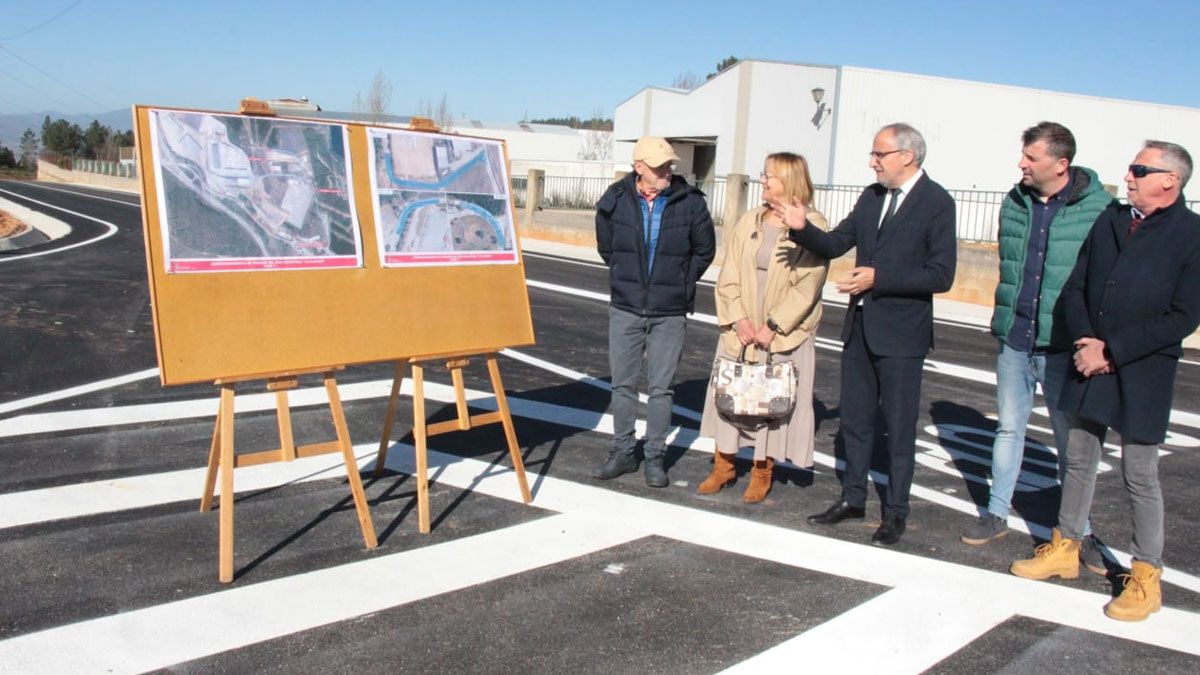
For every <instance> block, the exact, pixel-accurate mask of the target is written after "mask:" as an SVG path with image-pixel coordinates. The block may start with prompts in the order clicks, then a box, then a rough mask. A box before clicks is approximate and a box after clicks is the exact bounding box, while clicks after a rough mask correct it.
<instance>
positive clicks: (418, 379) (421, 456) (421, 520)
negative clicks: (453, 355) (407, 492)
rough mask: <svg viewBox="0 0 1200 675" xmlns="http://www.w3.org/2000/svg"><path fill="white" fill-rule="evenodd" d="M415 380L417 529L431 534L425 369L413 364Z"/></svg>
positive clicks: (414, 430)
mask: <svg viewBox="0 0 1200 675" xmlns="http://www.w3.org/2000/svg"><path fill="white" fill-rule="evenodd" d="M412 378H413V440H414V441H415V443H414V445H415V446H416V455H417V457H416V460H417V529H418V530H420V532H421V534H428V533H429V458H428V456H427V455H426V449H427V443H428V438H427V437H426V435H425V368H424V367H422V366H421V365H420V364H417V363H414V364H412Z"/></svg>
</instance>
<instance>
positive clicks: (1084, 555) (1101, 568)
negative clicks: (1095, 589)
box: [1079, 534, 1108, 577]
mask: <svg viewBox="0 0 1200 675" xmlns="http://www.w3.org/2000/svg"><path fill="white" fill-rule="evenodd" d="M1079 562H1081V563H1083V566H1084V567H1086V568H1087V569H1088V571H1089V572H1091V573H1092V574H1099V575H1100V576H1102V577H1106V576H1108V565H1107V564H1105V560H1104V553H1102V552H1101V551H1100V542H1099V540H1097V539H1096V537H1095V536H1093V535H1090V534H1089V535H1088V536H1086V537H1084V538H1083V541H1081V542H1079Z"/></svg>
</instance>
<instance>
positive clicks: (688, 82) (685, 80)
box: [671, 70, 705, 91]
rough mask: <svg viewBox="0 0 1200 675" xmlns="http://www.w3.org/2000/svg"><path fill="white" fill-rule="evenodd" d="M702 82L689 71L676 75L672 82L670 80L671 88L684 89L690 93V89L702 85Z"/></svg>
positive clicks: (700, 78)
mask: <svg viewBox="0 0 1200 675" xmlns="http://www.w3.org/2000/svg"><path fill="white" fill-rule="evenodd" d="M704 81H705V80H704V78H702V77H700V76H699V75H697V74H696V73H693V72H692V71H690V70H685V71H683V72H682V73H679V74H678V75H676V76H675V79H674V80H671V87H672V88H674V89H686V90H688V91H691V90H692V89H695V88H696V87H699V86H700V85H702V84H704Z"/></svg>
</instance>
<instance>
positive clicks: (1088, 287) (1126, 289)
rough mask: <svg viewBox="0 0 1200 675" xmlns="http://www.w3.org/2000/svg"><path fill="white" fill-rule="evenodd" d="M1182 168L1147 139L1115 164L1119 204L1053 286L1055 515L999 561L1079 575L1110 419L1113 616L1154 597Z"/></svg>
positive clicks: (1191, 314) (1194, 317) (1121, 616)
mask: <svg viewBox="0 0 1200 675" xmlns="http://www.w3.org/2000/svg"><path fill="white" fill-rule="evenodd" d="M1191 175H1192V157H1191V155H1189V154H1188V151H1187V150H1185V149H1184V148H1182V147H1181V146H1179V145H1176V144H1174V143H1167V142H1165V141H1146V145H1145V147H1144V148H1142V151H1141V152H1139V153H1138V154H1137V157H1135V158H1134V160H1133V163H1132V164H1130V165H1129V170H1128V171H1127V172H1126V173H1125V187H1126V189H1127V190H1128V196H1129V204H1123V205H1113V206H1110V207H1108V209H1106V210H1105V211H1104V212H1103V213H1101V214H1100V217H1099V218H1097V219H1096V224H1095V225H1094V226H1093V227H1092V231H1091V234H1089V235H1088V238H1087V239H1086V240H1085V241H1084V242H1083V248H1081V249H1080V251H1079V259H1078V261H1077V262H1076V263H1075V269H1074V270H1072V272H1071V276H1070V277H1068V278H1067V283H1066V285H1064V286H1063V291H1062V296H1061V297H1060V304H1061V311H1062V314H1063V318H1064V319H1065V321H1066V325H1067V330H1068V331H1070V336H1071V338H1072V339H1073V340H1074V344H1075V356H1074V365H1075V367H1074V372H1073V373H1072V376H1071V377H1069V378H1068V379H1067V382H1066V384H1065V386H1064V387H1063V393H1062V397H1061V398H1060V399H1059V404H1058V407H1059V409H1060V410H1062V411H1063V412H1065V413H1067V415H1068V422H1069V426H1070V430H1069V432H1068V438H1067V451H1066V452H1067V458H1066V465H1067V472H1066V477H1065V478H1064V479H1063V488H1062V501H1061V503H1060V504H1059V507H1058V527H1057V528H1055V530H1054V532H1053V534H1052V535H1051V540H1050V542H1049V543H1048V544H1043V545H1041V546H1039V547H1038V548H1037V549H1036V550H1035V551H1034V555H1033V557H1032V558H1029V559H1027V560H1018V561H1016V562H1014V563H1013V564H1012V567H1011V568H1010V569H1011V571H1012V573H1013V574H1015V575H1017V576H1019V577H1025V578H1027V579H1047V578H1050V577H1054V576H1061V577H1063V578H1065V579H1074V578H1075V577H1077V576H1079V550H1080V540H1081V539H1082V538H1083V535H1084V527H1085V526H1086V524H1087V519H1088V513H1089V512H1090V511H1091V507H1092V495H1093V494H1094V493H1095V488H1096V467H1097V465H1098V464H1099V462H1100V454H1101V452H1102V447H1103V445H1104V438H1105V436H1106V434H1107V432H1108V430H1109V429H1112V430H1114V431H1116V432H1117V433H1118V434H1120V436H1121V476H1122V478H1123V479H1124V480H1123V482H1124V484H1125V490H1126V491H1127V493H1128V495H1129V505H1130V507H1131V510H1132V511H1133V543H1132V544H1133V545H1132V548H1131V549H1130V550H1131V552H1132V553H1133V564H1132V565H1131V569H1130V574H1128V575H1126V581H1125V585H1124V586H1123V587H1122V589H1121V594H1120V595H1119V596H1118V597H1117V598H1115V599H1114V600H1112V601H1111V602H1109V603H1108V604H1107V605H1105V607H1104V613H1105V614H1107V615H1108V616H1109V617H1111V618H1113V619H1118V620H1121V621H1141V620H1143V619H1145V618H1146V617H1148V616H1149V615H1150V614H1151V613H1152V612H1156V611H1158V610H1159V609H1160V608H1161V607H1162V588H1161V584H1160V579H1161V577H1162V565H1163V563H1162V554H1163V538H1164V535H1163V498H1162V488H1161V487H1160V486H1159V483H1158V444H1159V443H1162V442H1163V440H1164V439H1165V438H1166V434H1167V424H1168V422H1169V420H1170V414H1171V397H1172V394H1173V392H1174V389H1175V387H1174V384H1175V369H1176V366H1177V365H1178V362H1179V357H1180V356H1182V355H1183V347H1182V344H1181V343H1182V342H1183V339H1184V338H1186V337H1187V336H1188V335H1191V334H1192V332H1193V331H1195V330H1196V326H1197V325H1198V324H1200V291H1198V290H1197V289H1200V215H1197V214H1195V213H1192V212H1191V211H1190V210H1188V207H1187V203H1186V202H1185V201H1184V198H1183V187H1184V186H1185V185H1187V182H1188V178H1190V177H1191ZM1056 320H1057V319H1056Z"/></svg>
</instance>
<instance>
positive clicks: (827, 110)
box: [812, 87, 833, 129]
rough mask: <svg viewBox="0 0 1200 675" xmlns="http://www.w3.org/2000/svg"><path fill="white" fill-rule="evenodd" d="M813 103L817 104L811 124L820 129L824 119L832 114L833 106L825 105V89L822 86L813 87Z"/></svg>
mask: <svg viewBox="0 0 1200 675" xmlns="http://www.w3.org/2000/svg"><path fill="white" fill-rule="evenodd" d="M812 97H813V103H816V104H817V112H815V113H814V114H813V116H812V123H813V126H814V127H816V128H818V129H820V128H821V125H822V124H824V123H825V120H826V119H828V118H829V116H830V115H832V114H833V106H827V105H825V89H824V88H822V87H813V90H812Z"/></svg>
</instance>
